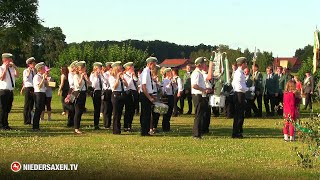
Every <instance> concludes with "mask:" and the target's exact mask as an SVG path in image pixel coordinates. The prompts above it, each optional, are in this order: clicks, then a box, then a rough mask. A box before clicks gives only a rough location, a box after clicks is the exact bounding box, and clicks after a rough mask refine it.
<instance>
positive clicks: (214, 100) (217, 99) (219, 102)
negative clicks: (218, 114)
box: [209, 95, 226, 107]
mask: <svg viewBox="0 0 320 180" xmlns="http://www.w3.org/2000/svg"><path fill="white" fill-rule="evenodd" d="M225 102H226V97H225V96H223V95H221V96H217V95H211V96H210V97H209V105H210V106H211V107H224V105H225Z"/></svg>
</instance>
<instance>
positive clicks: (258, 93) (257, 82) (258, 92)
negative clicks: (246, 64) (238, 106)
mask: <svg viewBox="0 0 320 180" xmlns="http://www.w3.org/2000/svg"><path fill="white" fill-rule="evenodd" d="M252 71H253V78H254V79H253V81H254V86H255V99H257V104H258V107H257V106H256V104H254V103H253V106H254V108H255V109H257V114H255V117H262V92H263V75H262V73H260V72H259V66H258V64H255V65H254V66H253V69H252Z"/></svg>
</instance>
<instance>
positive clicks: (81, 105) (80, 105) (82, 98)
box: [74, 91, 87, 129]
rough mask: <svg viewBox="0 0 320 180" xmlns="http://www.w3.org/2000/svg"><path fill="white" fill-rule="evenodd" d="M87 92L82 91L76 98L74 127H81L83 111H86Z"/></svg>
mask: <svg viewBox="0 0 320 180" xmlns="http://www.w3.org/2000/svg"><path fill="white" fill-rule="evenodd" d="M86 100H87V92H86V91H80V93H79V96H78V98H77V99H76V100H75V108H74V109H75V112H74V113H75V114H74V128H75V129H79V128H80V122H81V117H82V114H83V112H84V111H85V106H86Z"/></svg>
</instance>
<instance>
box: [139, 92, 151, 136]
mask: <svg viewBox="0 0 320 180" xmlns="http://www.w3.org/2000/svg"><path fill="white" fill-rule="evenodd" d="M140 101H141V114H140V125H141V135H142V136H146V135H148V132H149V128H150V123H151V109H152V102H151V101H150V100H149V99H148V98H147V97H146V95H145V94H144V93H143V92H141V93H140Z"/></svg>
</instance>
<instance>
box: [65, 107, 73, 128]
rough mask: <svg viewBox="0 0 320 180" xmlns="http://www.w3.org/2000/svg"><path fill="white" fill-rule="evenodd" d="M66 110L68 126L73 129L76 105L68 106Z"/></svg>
mask: <svg viewBox="0 0 320 180" xmlns="http://www.w3.org/2000/svg"><path fill="white" fill-rule="evenodd" d="M66 109H67V110H68V122H67V126H68V127H73V126H74V114H75V104H74V103H71V104H66Z"/></svg>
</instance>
